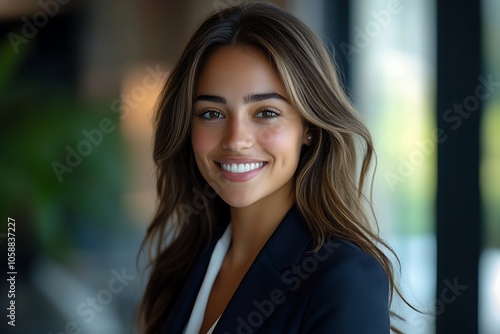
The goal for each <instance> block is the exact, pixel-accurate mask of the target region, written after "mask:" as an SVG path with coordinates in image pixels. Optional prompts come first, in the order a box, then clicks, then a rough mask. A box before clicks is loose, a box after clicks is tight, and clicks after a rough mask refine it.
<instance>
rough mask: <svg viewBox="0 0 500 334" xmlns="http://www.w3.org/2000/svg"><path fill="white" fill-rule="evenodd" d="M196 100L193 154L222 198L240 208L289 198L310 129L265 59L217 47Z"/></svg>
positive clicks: (252, 50)
mask: <svg viewBox="0 0 500 334" xmlns="http://www.w3.org/2000/svg"><path fill="white" fill-rule="evenodd" d="M195 101H196V102H195V104H194V110H193V121H192V134H191V140H192V144H193V151H194V156H195V158H196V163H197V165H198V168H199V170H200V172H201V174H202V175H203V177H204V178H205V180H206V181H207V182H208V183H209V184H210V185H211V186H212V187H213V188H214V189H215V191H216V192H217V193H218V194H219V196H220V197H221V198H222V199H223V200H224V201H225V202H226V203H228V204H229V205H230V206H232V207H239V208H241V207H248V206H250V205H252V204H254V203H257V202H258V201H262V200H266V201H271V203H275V201H280V200H283V199H284V198H289V197H290V195H291V194H292V190H293V182H294V181H293V176H294V174H295V171H296V169H297V165H298V162H299V155H300V149H301V147H302V145H303V144H304V143H305V142H306V140H307V139H306V137H307V133H306V131H307V129H306V127H305V125H304V123H303V121H302V118H301V117H300V116H299V114H298V113H297V111H296V110H295V109H294V108H293V107H292V106H291V105H290V103H289V101H290V99H289V97H288V96H287V94H286V91H285V87H284V86H283V83H282V82H281V80H280V78H279V75H278V73H277V72H276V70H275V69H274V68H273V66H272V65H271V63H270V61H269V59H268V58H267V57H266V55H265V54H264V53H263V52H261V51H260V50H257V49H255V48H250V47H223V48H221V49H219V50H217V51H216V52H215V53H214V54H213V55H211V56H210V58H209V59H208V61H207V62H206V63H205V65H204V67H203V68H202V70H201V72H200V75H199V79H198V82H197V86H196V99H195ZM268 204H269V203H268Z"/></svg>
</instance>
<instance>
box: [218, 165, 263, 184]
mask: <svg viewBox="0 0 500 334" xmlns="http://www.w3.org/2000/svg"><path fill="white" fill-rule="evenodd" d="M215 163H216V165H217V167H219V170H220V171H221V174H222V176H223V177H224V178H225V179H227V180H229V181H232V182H245V181H248V180H250V179H252V178H253V177H255V176H256V175H257V174H259V173H260V172H261V171H262V169H263V168H264V167H265V166H266V165H267V162H265V161H256V162H245V163H243V162H242V163H235V162H233V163H222V162H218V161H216V162H215Z"/></svg>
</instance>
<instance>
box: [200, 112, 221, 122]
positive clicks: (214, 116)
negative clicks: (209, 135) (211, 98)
mask: <svg viewBox="0 0 500 334" xmlns="http://www.w3.org/2000/svg"><path fill="white" fill-rule="evenodd" d="M198 117H200V118H202V119H205V120H215V119H219V118H224V116H223V115H222V113H220V112H218V111H216V110H207V111H205V112H202V113H201V114H199V115H198Z"/></svg>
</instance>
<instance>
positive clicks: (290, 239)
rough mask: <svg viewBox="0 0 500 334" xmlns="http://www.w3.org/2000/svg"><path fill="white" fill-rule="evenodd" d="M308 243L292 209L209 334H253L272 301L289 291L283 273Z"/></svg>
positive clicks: (305, 233) (288, 285)
mask: <svg viewBox="0 0 500 334" xmlns="http://www.w3.org/2000/svg"><path fill="white" fill-rule="evenodd" d="M311 240H312V238H311V235H310V233H309V230H308V229H307V227H306V226H305V224H304V223H303V221H302V219H301V217H300V214H299V212H298V209H297V208H296V206H293V207H292V208H291V209H290V210H289V211H288V213H287V214H286V216H285V218H284V219H283V221H282V222H281V223H280V225H279V226H278V227H277V228H276V230H275V231H274V233H273V234H272V235H271V237H270V238H269V240H268V241H267V242H266V244H265V245H264V247H263V249H262V250H261V251H260V253H259V254H258V255H257V257H256V259H255V261H254V262H253V264H252V265H251V266H250V268H249V270H248V272H247V273H246V275H245V276H244V277H243V279H242V281H241V283H240V285H239V286H238V288H237V289H236V291H235V293H234V295H233V297H232V298H231V300H230V301H229V303H228V305H227V307H226V309H225V310H224V312H223V314H222V316H221V317H220V319H219V322H218V323H217V325H216V327H215V329H214V331H213V334H223V333H226V332H238V333H240V332H245V333H248V332H252V333H254V332H257V331H258V329H259V328H260V327H261V326H262V325H263V324H264V323H265V321H266V319H267V318H269V316H271V314H272V313H273V311H274V309H275V308H276V306H277V304H279V303H278V302H276V301H279V300H280V299H281V300H282V298H283V297H284V296H285V295H286V293H287V292H288V291H289V290H290V284H289V282H286V280H284V279H283V274H282V271H283V269H285V268H288V267H290V266H292V265H294V264H296V263H297V262H298V261H299V259H300V257H301V255H302V254H303V252H304V251H305V250H306V248H307V246H308V245H309V244H310V242H311ZM290 246H291V247H290ZM273 300H274V302H273ZM249 329H251V330H252V331H250V330H249Z"/></svg>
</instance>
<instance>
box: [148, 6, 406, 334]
mask: <svg viewBox="0 0 500 334" xmlns="http://www.w3.org/2000/svg"><path fill="white" fill-rule="evenodd" d="M228 45H233V46H236V45H245V46H253V47H256V48H258V49H260V50H262V51H263V52H265V54H266V55H267V56H268V57H269V59H270V61H271V62H272V64H273V65H274V67H275V68H276V70H277V72H278V74H279V75H280V78H281V79H282V81H283V83H284V86H285V89H286V91H287V93H288V96H289V97H290V99H291V104H292V105H293V107H294V108H295V109H296V110H297V111H298V112H299V114H300V115H301V116H302V118H303V119H304V121H305V122H306V124H307V126H308V127H309V130H310V133H311V135H312V138H313V140H312V145H310V146H308V147H307V148H306V149H305V150H304V151H303V152H302V155H301V159H300V162H299V166H298V168H297V171H296V182H295V202H296V204H297V207H298V209H299V211H300V213H301V215H302V216H303V218H304V219H305V221H306V223H307V225H308V227H309V230H310V232H311V235H312V237H313V239H314V242H315V246H316V249H319V247H321V245H322V243H323V242H324V240H325V238H326V237H330V236H331V237H335V238H342V239H347V240H350V241H352V242H353V243H355V244H356V245H358V246H359V247H360V248H362V249H363V250H364V251H365V252H366V253H368V254H371V255H373V256H374V257H375V258H376V259H377V260H378V261H379V262H380V263H381V265H382V266H383V268H384V269H385V271H386V273H387V275H388V277H389V281H390V286H391V295H390V300H392V291H393V290H394V291H396V292H397V293H398V294H400V293H399V290H398V288H397V286H396V284H395V279H394V271H393V266H392V264H391V261H390V260H389V259H388V257H387V256H386V255H385V254H384V251H383V249H386V250H389V251H390V252H392V253H394V252H393V251H392V249H391V248H390V247H389V246H388V245H387V244H386V243H385V242H384V241H383V240H382V239H381V238H380V237H379V236H378V226H377V223H376V219H374V216H373V209H372V206H371V202H370V200H369V199H370V198H371V189H370V190H369V193H370V196H368V197H367V196H365V195H364V192H363V190H364V188H365V183H367V178H368V177H369V175H368V174H370V173H369V171H370V165H371V162H372V159H373V157H374V149H373V143H372V139H371V136H370V133H369V131H368V129H367V128H366V126H365V125H364V124H363V122H362V121H361V119H360V117H359V116H358V114H357V112H356V110H355V109H354V108H353V106H352V104H351V102H350V100H349V98H348V97H347V95H346V93H345V91H344V89H343V87H342V85H341V82H340V81H339V78H338V76H337V73H336V66H335V64H334V63H333V61H332V59H331V57H330V56H329V54H328V52H327V50H326V49H325V47H324V46H323V44H322V42H321V41H320V40H319V39H318V38H317V37H316V36H315V35H314V34H313V33H312V32H311V31H310V30H309V29H308V28H307V27H306V26H305V25H304V24H303V23H302V22H301V21H299V20H298V19H297V18H295V17H294V16H292V15H290V14H288V13H287V12H285V11H284V10H282V9H280V8H279V7H276V6H274V5H271V4H265V3H251V4H245V5H240V6H234V7H230V8H226V9H224V10H222V11H219V12H217V13H214V14H212V15H211V16H209V17H208V18H207V19H206V20H205V21H204V22H203V23H202V24H201V26H200V27H199V28H198V30H197V31H196V32H195V33H194V35H193V36H192V37H191V39H190V40H189V42H188V44H187V46H186V48H185V49H184V51H183V53H182V55H181V57H180V59H179V61H178V62H177V64H176V65H175V67H174V68H173V70H172V72H171V74H170V77H169V78H168V80H167V83H166V85H165V88H164V90H163V92H162V96H161V100H160V102H159V104H158V107H157V110H156V114H155V117H154V128H155V135H154V152H153V158H154V161H155V163H156V167H157V192H158V200H159V202H158V208H157V211H156V214H155V216H154V218H153V221H152V222H151V225H150V226H149V228H148V230H147V235H146V237H145V239H144V241H143V244H142V249H144V248H145V247H146V246H148V247H149V255H150V266H151V276H150V278H149V281H148V284H147V287H146V291H145V293H144V298H143V300H142V303H141V306H140V310H139V327H140V330H141V332H143V333H147V334H150V333H156V332H157V331H158V330H159V327H160V326H161V323H162V321H163V320H164V319H165V318H166V315H167V314H168V313H169V312H170V311H171V309H172V306H173V303H174V301H175V300H176V298H177V297H178V292H179V290H180V288H181V286H182V285H183V282H184V281H185V278H186V276H187V274H188V272H189V270H190V268H191V266H192V264H193V262H194V260H195V258H196V256H197V255H198V254H199V252H200V251H201V250H202V248H203V247H205V246H206V245H207V244H208V242H209V240H210V238H211V233H212V232H213V230H214V229H215V227H216V224H217V222H218V221H219V220H220V218H221V215H227V214H228V206H227V205H226V204H225V203H223V202H222V200H221V199H220V198H219V197H218V196H217V195H216V194H215V192H214V191H213V190H212V189H211V188H210V187H209V186H208V185H207V183H206V182H205V180H204V179H203V177H202V176H201V174H200V172H199V171H198V168H197V166H196V163H195V160H194V156H193V149H192V146H191V140H190V129H191V118H192V108H193V99H194V92H195V85H196V82H197V77H198V74H199V73H200V70H201V68H202V66H203V65H204V63H205V61H206V59H207V57H209V56H210V55H211V54H212V53H213V52H214V51H215V50H217V49H218V48H220V47H223V46H228ZM396 258H397V257H396ZM403 299H404V298H403ZM392 329H393V330H394V331H395V332H399V331H398V330H397V329H395V328H392Z"/></svg>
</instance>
